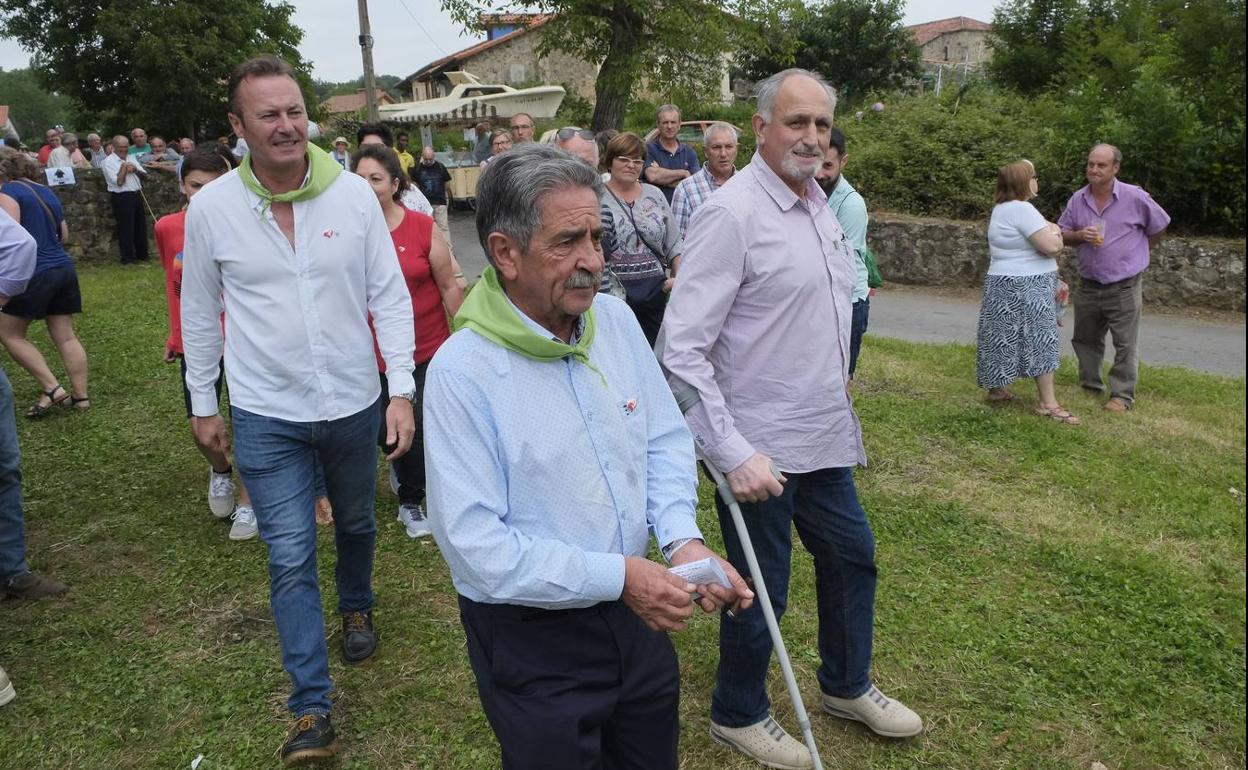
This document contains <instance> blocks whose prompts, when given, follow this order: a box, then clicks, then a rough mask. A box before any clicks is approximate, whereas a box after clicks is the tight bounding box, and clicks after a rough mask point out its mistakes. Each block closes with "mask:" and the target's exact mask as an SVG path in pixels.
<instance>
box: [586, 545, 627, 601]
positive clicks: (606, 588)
mask: <svg viewBox="0 0 1248 770" xmlns="http://www.w3.org/2000/svg"><path fill="white" fill-rule="evenodd" d="M585 567H586V571H587V573H588V576H587V578H586V582H585V598H587V599H593V600H594V601H599V602H613V601H615V600H616V599H619V598H620V596H621V595H622V594H623V593H624V555H623V554H618V553H598V552H589V553H586V554H585Z"/></svg>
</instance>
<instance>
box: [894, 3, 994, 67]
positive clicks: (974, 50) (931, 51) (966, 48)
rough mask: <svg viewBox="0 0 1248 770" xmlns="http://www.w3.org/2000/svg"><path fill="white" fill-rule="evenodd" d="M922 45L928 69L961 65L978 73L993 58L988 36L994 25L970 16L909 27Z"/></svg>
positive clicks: (925, 64)
mask: <svg viewBox="0 0 1248 770" xmlns="http://www.w3.org/2000/svg"><path fill="white" fill-rule="evenodd" d="M906 31H908V32H909V33H910V35H911V36H912V37H913V38H914V42H915V43H917V44H918V46H919V51H920V53H921V58H922V60H923V65H924V67H925V68H929V67H939V66H942V65H943V66H945V67H950V66H959V67H962V68H964V69H968V70H975V69H978V68H979V67H981V66H983V64H984V63H985V62H987V61H988V60H989V59H991V58H992V50H991V49H989V48H988V33H989V32H991V31H992V25H991V24H988V23H986V22H982V21H979V20H978V19H971V18H968V17H966V16H954V17H953V18H950V19H940V20H938V21H929V22H925V23H923V24H914V25H911V26H909V27H906Z"/></svg>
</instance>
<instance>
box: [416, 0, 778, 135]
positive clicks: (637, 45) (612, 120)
mask: <svg viewBox="0 0 1248 770" xmlns="http://www.w3.org/2000/svg"><path fill="white" fill-rule="evenodd" d="M441 3H442V7H443V9H445V10H446V11H447V12H448V13H450V14H451V16H452V17H453V18H454V19H455V20H456V21H458V22H459V23H461V24H463V25H465V26H467V27H470V28H479V27H480V15H481V14H482V13H485V12H487V11H488V12H499V11H503V12H534V11H535V12H538V13H547V14H553V18H552V19H550V20H549V21H548V22H546V24H544V25H543V27H542V31H543V35H542V44H541V46H540V48H539V53H548V52H551V51H562V52H565V53H568V54H571V55H573V56H577V57H580V58H582V59H584V60H585V61H589V62H595V63H601V65H602V66H601V68H600V69H599V71H598V79H597V81H596V83H595V88H594V91H595V97H596V98H595V100H594V115H593V118H592V127H593V128H594V129H596V130H600V129H604V128H619V127H620V126H621V123H622V120H623V117H624V112H625V110H626V109H627V107H628V102H629V99H630V98H631V97H632V96H633V94H634V93H635V92H636V91H637V90H638V87H639V86H641V85H642V84H643V83H644V84H645V85H646V86H647V87H648V88H649V89H651V90H659V91H661V90H664V89H684V90H688V91H693V92H701V93H703V94H705V93H707V92H708V91H710V90H711V86H712V84H714V83H717V82H718V80H719V77H720V73H721V72H722V70H723V67H724V65H725V54H726V53H728V52H735V51H742V50H747V49H749V48H751V47H754V46H757V45H759V44H761V43H762V30H763V28H764V27H765V26H767V25H768V24H774V23H778V22H779V21H780V19H781V18H782V17H783V15H784V12H785V11H786V10H787V9H791V8H793V7H794V3H795V0H726V2H723V3H711V2H707V0H683V1H682V2H667V0H537V2H534V3H528V2H522V1H521V0H507V2H505V3H504V4H503V6H502V7H501V8H495V7H493V6H487V5H486V4H485V3H483V2H481V0H441Z"/></svg>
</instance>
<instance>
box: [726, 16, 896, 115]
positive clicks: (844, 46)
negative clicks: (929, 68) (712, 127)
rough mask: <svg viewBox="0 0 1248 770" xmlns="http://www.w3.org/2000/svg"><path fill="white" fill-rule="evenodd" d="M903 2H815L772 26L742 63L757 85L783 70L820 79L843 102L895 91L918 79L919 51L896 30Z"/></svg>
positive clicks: (744, 57)
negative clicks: (814, 74)
mask: <svg viewBox="0 0 1248 770" xmlns="http://www.w3.org/2000/svg"><path fill="white" fill-rule="evenodd" d="M904 12H905V0H835V1H833V0H821V1H820V2H818V3H815V4H813V5H809V6H804V7H801V8H799V9H797V10H795V11H794V12H793V14H792V15H791V17H790V18H789V20H788V23H786V24H784V25H778V26H776V27H773V28H772V29H771V30H770V31H769V34H768V35H767V44H766V46H765V47H763V48H760V49H757V52H755V53H752V54H751V53H747V54H746V55H745V56H743V58H742V69H743V70H744V72H745V73H746V74H747V75H748V76H750V77H751V78H753V79H755V80H760V79H762V78H764V77H766V76H768V75H770V74H772V73H774V72H778V71H779V70H782V69H785V68H786V67H802V68H804V69H808V70H814V71H816V72H818V73H819V74H821V75H823V76H824V77H825V78H826V79H827V80H828V82H830V83H831V84H832V85H834V86H836V89H837V91H838V92H840V94H841V95H842V96H843V97H846V98H848V99H849V100H851V101H861V100H862V99H864V98H866V96H867V95H868V94H869V93H871V92H872V91H880V90H888V89H896V88H901V87H902V86H903V85H905V83H906V82H907V81H908V80H910V79H913V78H917V77H918V76H919V74H920V67H919V59H920V57H919V48H918V46H917V45H916V44H915V42H914V39H913V38H912V37H911V36H910V33H909V32H908V31H906V29H905V27H904V26H903V25H902V21H901V20H902V14H903V13H904Z"/></svg>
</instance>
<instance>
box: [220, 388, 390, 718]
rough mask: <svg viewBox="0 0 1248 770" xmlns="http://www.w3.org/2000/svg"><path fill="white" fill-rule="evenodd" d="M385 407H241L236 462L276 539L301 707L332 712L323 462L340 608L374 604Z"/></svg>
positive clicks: (272, 555)
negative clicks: (322, 544)
mask: <svg viewBox="0 0 1248 770" xmlns="http://www.w3.org/2000/svg"><path fill="white" fill-rule="evenodd" d="M377 409H378V407H377V406H376V405H373V406H370V407H368V408H367V409H365V410H363V411H361V412H358V413H356V414H353V415H351V416H350V417H344V418H342V419H338V420H328V421H322V422H288V421H286V420H278V419H275V418H272V417H264V416H262V415H258V414H255V413H253V412H248V411H246V410H244V409H239V408H238V407H232V408H231V410H230V411H231V414H232V415H233V422H234V460H235V462H236V463H237V465H238V472H239V474H240V475H241V476H242V479H243V483H245V484H246V485H247V491H248V492H249V493H251V503H252V506H253V507H254V509H255V511H256V524H257V525H258V526H259V528H260V538H261V539H262V540H264V542H265V544H266V545H267V546H268V547H269V601H270V604H271V605H272V608H273V620H274V621H275V622H276V623H277V636H278V639H279V641H280V642H281V645H282V666H283V667H284V668H285V669H286V673H287V674H289V675H290V679H291V684H292V687H293V689H292V692H291V694H290V699H289V700H288V701H287V705H288V706H289V708H290V710H291V711H292V712H293V713H295V714H297V715H302V714H311V713H319V714H328V713H329V712H330V702H329V691H330V688H331V687H332V685H331V683H330V681H329V655H328V652H327V650H326V645H325V620H324V617H323V615H322V609H321V589H320V584H319V581H318V580H317V574H316V519H315V514H314V511H313V506H314V505H315V502H316V498H315V493H314V476H315V470H314V468H315V465H316V461H317V460H319V461H320V464H321V466H322V467H323V469H324V474H325V487H326V491H327V492H328V493H329V502H330V505H332V506H333V508H334V540H335V546H336V548H337V552H338V563H337V567H336V569H335V573H334V577H335V581H336V583H337V587H338V611H339V612H355V611H360V612H367V611H368V610H370V609H372V606H373V589H372V575H373V550H374V545H375V544H376V540H377V522H376V519H375V518H374V516H373V497H374V495H375V494H376V485H377V445H376V440H377Z"/></svg>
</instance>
